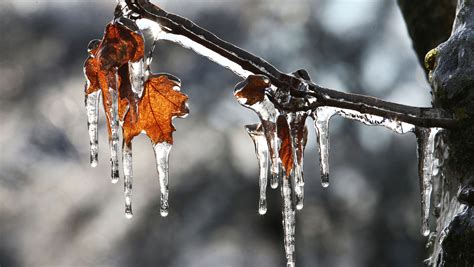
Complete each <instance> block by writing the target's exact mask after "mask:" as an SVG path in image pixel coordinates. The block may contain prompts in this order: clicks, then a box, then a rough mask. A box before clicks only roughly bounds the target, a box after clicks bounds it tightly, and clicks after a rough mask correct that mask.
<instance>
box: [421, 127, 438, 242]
mask: <svg viewBox="0 0 474 267" xmlns="http://www.w3.org/2000/svg"><path fill="white" fill-rule="evenodd" d="M439 131H440V128H416V130H415V134H416V137H417V144H418V173H419V177H420V197H421V233H422V234H423V235H424V236H428V235H429V234H430V227H429V216H430V206H431V193H432V191H433V181H432V175H433V168H434V152H435V151H434V150H435V138H436V135H437V134H438V132H439Z"/></svg>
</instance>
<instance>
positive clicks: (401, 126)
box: [335, 108, 415, 134]
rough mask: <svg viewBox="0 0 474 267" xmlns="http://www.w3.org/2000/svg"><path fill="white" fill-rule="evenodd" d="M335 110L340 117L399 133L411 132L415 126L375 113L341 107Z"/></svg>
mask: <svg viewBox="0 0 474 267" xmlns="http://www.w3.org/2000/svg"><path fill="white" fill-rule="evenodd" d="M335 110H337V111H336V112H337V115H340V116H341V117H344V118H347V119H350V120H356V121H360V122H362V123H364V124H365V125H369V126H383V127H385V128H387V129H389V130H392V131H394V132H396V133H400V134H404V133H408V132H412V131H413V130H414V128H415V126H414V125H413V124H409V123H406V122H402V121H397V120H392V119H389V118H385V117H380V116H377V115H371V114H367V113H360V112H358V111H355V110H350V109H342V108H339V109H335Z"/></svg>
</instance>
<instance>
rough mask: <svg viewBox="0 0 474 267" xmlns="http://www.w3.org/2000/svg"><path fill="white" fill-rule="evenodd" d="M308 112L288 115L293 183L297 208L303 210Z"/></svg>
mask: <svg viewBox="0 0 474 267" xmlns="http://www.w3.org/2000/svg"><path fill="white" fill-rule="evenodd" d="M307 116H308V113H307V112H296V113H290V114H288V115H287V119H288V123H289V126H290V132H291V142H292V152H293V159H294V160H293V170H294V175H293V178H294V179H293V185H294V191H295V200H296V209H297V210H302V209H303V205H304V176H303V159H304V149H305V147H306V140H307V138H308V129H307V128H306V125H305V122H306V118H307Z"/></svg>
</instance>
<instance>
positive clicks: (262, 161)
mask: <svg viewBox="0 0 474 267" xmlns="http://www.w3.org/2000/svg"><path fill="white" fill-rule="evenodd" d="M245 128H246V130H247V132H248V134H249V135H250V137H251V138H252V140H253V142H254V145H255V153H256V154H257V160H258V165H259V169H260V176H259V186H260V199H259V202H258V213H260V215H264V214H265V213H267V196H266V191H267V177H268V171H269V169H268V163H269V152H268V145H267V140H266V138H265V133H264V130H263V128H262V124H252V125H246V126H245Z"/></svg>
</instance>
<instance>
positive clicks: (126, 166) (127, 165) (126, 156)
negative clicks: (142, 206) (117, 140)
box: [122, 142, 133, 219]
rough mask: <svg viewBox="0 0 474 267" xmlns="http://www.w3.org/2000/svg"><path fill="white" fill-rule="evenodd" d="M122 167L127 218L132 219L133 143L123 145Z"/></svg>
mask: <svg viewBox="0 0 474 267" xmlns="http://www.w3.org/2000/svg"><path fill="white" fill-rule="evenodd" d="M122 165H123V175H124V178H123V180H124V193H125V217H127V218H129V219H130V218H132V216H133V213H132V184H133V169H132V143H129V144H127V143H125V142H124V143H123V148H122Z"/></svg>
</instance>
